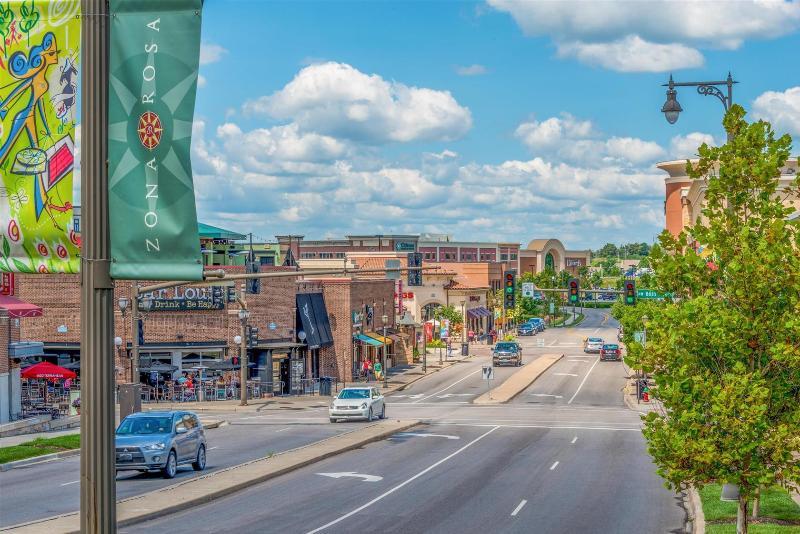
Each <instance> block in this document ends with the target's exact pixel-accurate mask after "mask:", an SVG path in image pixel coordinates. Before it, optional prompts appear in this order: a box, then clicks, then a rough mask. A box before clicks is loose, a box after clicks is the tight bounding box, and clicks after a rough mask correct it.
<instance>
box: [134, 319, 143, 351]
mask: <svg viewBox="0 0 800 534" xmlns="http://www.w3.org/2000/svg"><path fill="white" fill-rule="evenodd" d="M136 340H137V342H138V343H139V346H140V347H141V346H142V345H144V319H137V320H136Z"/></svg>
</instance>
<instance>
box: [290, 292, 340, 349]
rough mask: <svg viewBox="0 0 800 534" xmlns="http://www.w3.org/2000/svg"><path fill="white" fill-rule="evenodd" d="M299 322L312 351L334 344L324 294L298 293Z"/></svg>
mask: <svg viewBox="0 0 800 534" xmlns="http://www.w3.org/2000/svg"><path fill="white" fill-rule="evenodd" d="M297 315H298V322H299V323H300V324H301V325H302V327H303V332H304V333H305V335H306V338H305V342H306V343H307V344H308V348H310V349H318V348H320V347H327V346H329V345H332V344H333V339H332V337H331V326H330V323H329V322H328V312H327V310H326V309H325V300H324V299H323V298H322V293H298V295H297Z"/></svg>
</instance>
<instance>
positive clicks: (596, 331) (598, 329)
mask: <svg viewBox="0 0 800 534" xmlns="http://www.w3.org/2000/svg"><path fill="white" fill-rule="evenodd" d="M599 331H600V327H598V328H597V330H595V331H594V332H592V333H593V334H596V333H598V332H599Z"/></svg>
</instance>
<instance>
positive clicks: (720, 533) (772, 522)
mask: <svg viewBox="0 0 800 534" xmlns="http://www.w3.org/2000/svg"><path fill="white" fill-rule="evenodd" d="M721 492H722V486H720V485H719V484H711V485H708V486H706V487H704V488H703V489H701V490H700V492H699V493H700V500H701V501H702V502H703V514H704V515H705V520H706V532H707V533H708V534H729V533H731V534H735V533H736V506H737V503H735V502H724V501H721V500H720V499H719V497H720V494H721ZM748 511H749V512H751V513H752V510H748ZM748 532H751V533H752V534H789V533H792V534H798V533H800V506H798V505H797V503H795V502H794V501H793V500H792V497H791V496H790V495H789V493H788V492H787V491H786V490H785V489H783V488H779V487H774V488H765V489H763V490H762V491H761V506H760V510H759V517H758V519H752V518H750V520H749V525H748Z"/></svg>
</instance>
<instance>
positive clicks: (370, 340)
mask: <svg viewBox="0 0 800 534" xmlns="http://www.w3.org/2000/svg"><path fill="white" fill-rule="evenodd" d="M355 337H356V339H357V340H359V341H361V342H362V343H366V344H367V345H372V346H373V347H382V346H383V343H381V342H380V341H378V340H377V339H374V338H371V337H369V336H365V335H364V334H356V336H355Z"/></svg>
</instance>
